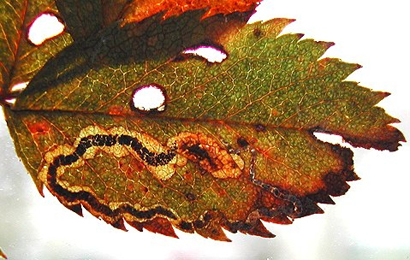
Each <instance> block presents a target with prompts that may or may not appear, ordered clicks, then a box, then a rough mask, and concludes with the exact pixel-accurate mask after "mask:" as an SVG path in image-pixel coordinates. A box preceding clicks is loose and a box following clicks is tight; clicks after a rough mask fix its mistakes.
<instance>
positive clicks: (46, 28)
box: [27, 12, 65, 46]
mask: <svg viewBox="0 0 410 260" xmlns="http://www.w3.org/2000/svg"><path fill="white" fill-rule="evenodd" d="M64 29H65V26H64V24H63V23H62V22H61V21H60V19H59V18H58V17H57V16H56V15H55V14H53V13H49V12H47V13H42V14H40V15H39V16H37V17H36V18H35V19H34V21H33V22H32V23H31V24H30V26H29V28H28V34H27V38H28V41H29V42H30V43H32V44H34V45H36V46H39V45H41V44H43V43H44V42H45V41H46V40H48V39H51V38H54V37H56V36H58V35H60V34H61V33H63V32H64Z"/></svg>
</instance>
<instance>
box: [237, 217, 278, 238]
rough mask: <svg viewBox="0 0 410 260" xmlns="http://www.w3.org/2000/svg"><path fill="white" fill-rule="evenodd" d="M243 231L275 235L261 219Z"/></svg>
mask: <svg viewBox="0 0 410 260" xmlns="http://www.w3.org/2000/svg"><path fill="white" fill-rule="evenodd" d="M241 232H243V233H246V234H249V235H255V236H261V237H266V238H273V237H275V235H274V234H272V233H271V232H270V231H269V230H267V229H266V227H265V225H263V223H262V221H260V220H256V221H255V222H253V223H252V224H251V226H250V228H249V229H247V230H243V231H242V230H241Z"/></svg>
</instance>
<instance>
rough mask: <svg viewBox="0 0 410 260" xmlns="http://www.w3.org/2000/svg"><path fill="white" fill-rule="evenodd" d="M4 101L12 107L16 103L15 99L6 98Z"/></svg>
mask: <svg viewBox="0 0 410 260" xmlns="http://www.w3.org/2000/svg"><path fill="white" fill-rule="evenodd" d="M4 101H6V103H7V104H9V105H14V103H16V98H7V99H5V100H4Z"/></svg>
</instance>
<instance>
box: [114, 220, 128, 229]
mask: <svg viewBox="0 0 410 260" xmlns="http://www.w3.org/2000/svg"><path fill="white" fill-rule="evenodd" d="M110 224H111V226H113V227H115V228H118V229H121V230H124V231H128V230H127V228H126V227H125V225H124V220H123V218H120V219H118V220H117V221H115V222H113V223H110Z"/></svg>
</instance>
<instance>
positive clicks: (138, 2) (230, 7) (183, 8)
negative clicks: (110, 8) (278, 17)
mask: <svg viewBox="0 0 410 260" xmlns="http://www.w3.org/2000/svg"><path fill="white" fill-rule="evenodd" d="M259 2H260V1H259V0H248V1H245V0H241V1H233V0H134V1H132V3H131V4H130V5H129V6H127V7H126V9H125V10H121V11H122V12H124V15H123V18H124V19H125V20H126V21H127V22H139V21H142V20H143V19H145V18H147V17H150V16H152V15H154V14H157V13H159V12H163V13H164V19H166V18H168V17H171V16H176V15H180V14H182V13H184V12H187V11H191V10H198V9H207V12H206V13H205V14H204V16H203V17H202V18H206V17H210V16H213V15H215V14H230V13H234V12H247V11H250V10H254V9H255V7H256V6H257V5H258V3H259Z"/></svg>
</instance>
